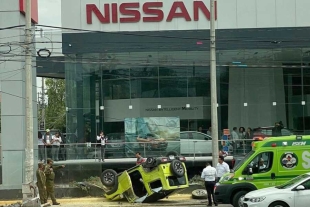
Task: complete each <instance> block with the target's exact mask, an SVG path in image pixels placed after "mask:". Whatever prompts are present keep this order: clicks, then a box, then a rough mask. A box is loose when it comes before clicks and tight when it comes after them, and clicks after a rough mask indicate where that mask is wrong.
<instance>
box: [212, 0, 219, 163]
mask: <svg viewBox="0 0 310 207" xmlns="http://www.w3.org/2000/svg"><path fill="white" fill-rule="evenodd" d="M210 4H211V5H210V16H211V19H210V82H211V83H210V84H211V127H212V165H213V166H216V165H217V163H218V157H219V147H218V146H219V142H218V138H219V137H218V119H217V89H216V44H215V40H216V39H215V0H210Z"/></svg>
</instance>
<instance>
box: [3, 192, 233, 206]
mask: <svg viewBox="0 0 310 207" xmlns="http://www.w3.org/2000/svg"><path fill="white" fill-rule="evenodd" d="M17 202H20V201H16V200H15V201H0V206H5V205H10V204H13V203H17ZM49 202H50V203H51V201H49ZM57 202H59V203H60V206H62V207H104V206H108V207H133V206H137V207H139V206H150V207H151V206H163V207H164V206H178V207H187V206H190V207H201V206H207V201H206V200H195V199H191V196H190V195H174V196H171V197H169V198H168V199H163V200H160V201H158V202H156V203H143V204H139V203H135V204H132V203H128V202H127V201H125V200H124V201H121V202H119V201H109V200H107V199H105V198H91V197H89V198H74V199H72V198H65V199H57ZM218 206H219V207H232V206H231V205H222V204H220V205H218Z"/></svg>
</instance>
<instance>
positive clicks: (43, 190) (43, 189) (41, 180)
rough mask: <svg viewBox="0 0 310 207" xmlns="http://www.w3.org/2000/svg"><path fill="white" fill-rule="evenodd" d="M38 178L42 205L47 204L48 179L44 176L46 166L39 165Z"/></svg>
mask: <svg viewBox="0 0 310 207" xmlns="http://www.w3.org/2000/svg"><path fill="white" fill-rule="evenodd" d="M36 176H37V186H38V189H39V196H40V201H41V204H44V203H47V197H46V185H45V184H46V177H45V174H44V164H43V163H41V162H40V163H38V169H37V172H36Z"/></svg>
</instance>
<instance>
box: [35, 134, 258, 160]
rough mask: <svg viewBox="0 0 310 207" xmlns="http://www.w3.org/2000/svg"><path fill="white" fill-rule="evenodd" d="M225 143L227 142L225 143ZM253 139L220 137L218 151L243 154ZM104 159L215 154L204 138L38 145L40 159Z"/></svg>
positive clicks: (209, 142) (209, 143)
mask: <svg viewBox="0 0 310 207" xmlns="http://www.w3.org/2000/svg"><path fill="white" fill-rule="evenodd" d="M223 142H225V145H224V146H223ZM252 142H253V140H238V141H236V142H234V143H233V142H231V141H228V143H229V144H228V146H227V144H226V143H227V140H219V148H220V149H219V150H221V149H222V148H224V151H225V152H227V153H228V154H229V155H238V156H242V155H245V154H246V153H248V152H249V151H251V149H252V147H251V143H252ZM101 152H103V153H104V158H105V159H120V158H135V154H136V152H140V153H141V155H142V156H143V157H150V156H167V154H168V153H171V152H174V153H176V154H181V155H183V156H186V157H203V156H211V155H212V141H205V140H190V139H189V140H181V141H156V142H108V143H106V145H105V147H104V149H101V145H100V143H71V144H61V145H60V147H55V146H43V145H42V146H39V148H38V159H39V160H46V159H47V158H52V159H53V160H54V161H60V160H81V159H93V160H99V159H101V158H102V156H101Z"/></svg>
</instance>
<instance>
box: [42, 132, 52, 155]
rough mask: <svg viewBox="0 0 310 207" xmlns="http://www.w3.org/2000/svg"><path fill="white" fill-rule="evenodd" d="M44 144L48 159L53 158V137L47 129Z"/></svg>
mask: <svg viewBox="0 0 310 207" xmlns="http://www.w3.org/2000/svg"><path fill="white" fill-rule="evenodd" d="M43 143H44V145H45V149H46V157H52V136H51V135H50V130H49V129H46V132H45V135H44V138H43Z"/></svg>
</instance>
